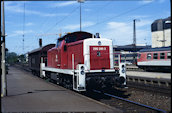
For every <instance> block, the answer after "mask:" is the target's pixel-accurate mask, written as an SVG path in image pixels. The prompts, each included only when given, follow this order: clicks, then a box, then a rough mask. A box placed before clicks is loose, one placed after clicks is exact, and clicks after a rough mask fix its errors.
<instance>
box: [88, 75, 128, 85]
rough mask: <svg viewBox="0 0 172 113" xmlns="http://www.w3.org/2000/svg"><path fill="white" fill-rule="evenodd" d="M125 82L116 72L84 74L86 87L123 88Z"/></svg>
mask: <svg viewBox="0 0 172 113" xmlns="http://www.w3.org/2000/svg"><path fill="white" fill-rule="evenodd" d="M125 81H126V80H125V78H123V77H120V75H119V73H118V72H98V73H97V72H96V73H86V82H87V87H88V86H89V87H93V86H94V87H95V86H96V87H101V88H102V87H114V86H117V87H124V85H123V83H124V82H125Z"/></svg>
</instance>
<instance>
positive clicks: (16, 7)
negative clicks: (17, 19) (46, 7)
mask: <svg viewBox="0 0 172 113" xmlns="http://www.w3.org/2000/svg"><path fill="white" fill-rule="evenodd" d="M5 10H7V11H9V12H14V13H24V6H23V4H21V3H16V2H5ZM25 14H26V15H28V14H30V15H39V16H51V17H54V16H59V14H58V15H57V14H54V13H51V14H49V13H45V12H44V13H43V12H40V11H35V10H28V9H26V8H25Z"/></svg>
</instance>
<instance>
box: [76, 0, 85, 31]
mask: <svg viewBox="0 0 172 113" xmlns="http://www.w3.org/2000/svg"><path fill="white" fill-rule="evenodd" d="M77 1H78V2H79V3H80V31H81V24H82V23H81V21H82V20H81V19H82V15H81V3H84V1H85V0H77Z"/></svg>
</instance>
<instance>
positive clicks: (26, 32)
mask: <svg viewBox="0 0 172 113" xmlns="http://www.w3.org/2000/svg"><path fill="white" fill-rule="evenodd" d="M29 33H33V31H32V30H27V31H24V34H25V35H26V34H29ZM15 36H23V30H16V31H13V32H12V33H11V34H7V37H15Z"/></svg>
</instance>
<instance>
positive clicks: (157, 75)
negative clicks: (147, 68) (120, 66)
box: [126, 71, 171, 80]
mask: <svg viewBox="0 0 172 113" xmlns="http://www.w3.org/2000/svg"><path fill="white" fill-rule="evenodd" d="M126 74H127V76H138V77H146V78H158V79H169V80H171V73H163V72H141V71H127V72H126Z"/></svg>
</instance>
